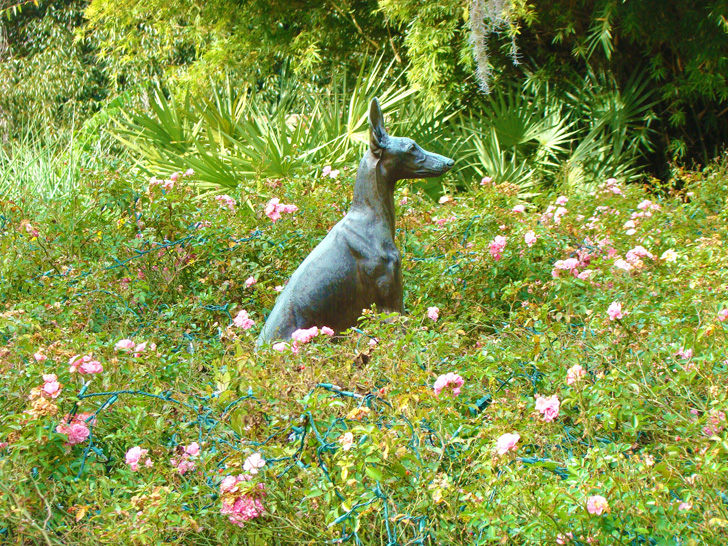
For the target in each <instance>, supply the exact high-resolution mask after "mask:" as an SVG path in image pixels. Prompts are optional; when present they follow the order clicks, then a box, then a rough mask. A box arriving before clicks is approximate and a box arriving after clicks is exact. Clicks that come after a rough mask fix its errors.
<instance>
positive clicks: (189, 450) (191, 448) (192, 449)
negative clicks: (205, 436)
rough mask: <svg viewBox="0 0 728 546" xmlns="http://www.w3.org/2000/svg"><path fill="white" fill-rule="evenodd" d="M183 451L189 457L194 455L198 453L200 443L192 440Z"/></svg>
mask: <svg viewBox="0 0 728 546" xmlns="http://www.w3.org/2000/svg"><path fill="white" fill-rule="evenodd" d="M185 453H186V454H187V455H189V456H190V457H196V456H197V455H199V454H200V444H198V443H197V442H192V443H191V444H190V445H188V446H187V447H185Z"/></svg>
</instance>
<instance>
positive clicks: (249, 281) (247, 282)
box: [245, 275, 258, 288]
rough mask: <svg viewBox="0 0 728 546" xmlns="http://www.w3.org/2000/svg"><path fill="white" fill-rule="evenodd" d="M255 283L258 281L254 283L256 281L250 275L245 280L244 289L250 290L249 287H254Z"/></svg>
mask: <svg viewBox="0 0 728 546" xmlns="http://www.w3.org/2000/svg"><path fill="white" fill-rule="evenodd" d="M256 282H258V281H256V280H255V277H253V276H252V275H251V276H250V277H248V278H247V279H245V287H246V288H250V287H251V286H253V285H254V284H255V283H256Z"/></svg>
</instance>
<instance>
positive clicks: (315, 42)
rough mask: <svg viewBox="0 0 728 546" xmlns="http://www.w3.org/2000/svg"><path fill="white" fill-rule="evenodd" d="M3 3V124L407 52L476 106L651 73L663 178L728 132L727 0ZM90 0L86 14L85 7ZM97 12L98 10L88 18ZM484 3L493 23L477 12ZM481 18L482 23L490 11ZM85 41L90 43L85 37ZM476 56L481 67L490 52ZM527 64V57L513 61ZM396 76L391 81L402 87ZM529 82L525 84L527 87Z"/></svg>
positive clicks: (408, 69)
mask: <svg viewBox="0 0 728 546" xmlns="http://www.w3.org/2000/svg"><path fill="white" fill-rule="evenodd" d="M19 6H21V7H22V8H23V9H10V8H6V9H4V10H1V11H0V15H2V14H4V15H5V17H4V18H2V19H1V20H0V21H1V22H0V49H2V50H5V51H4V53H3V57H2V59H1V60H0V82H2V83H0V86H2V87H0V89H1V90H2V91H3V92H2V93H0V97H2V98H1V99H0V124H2V127H0V129H1V130H2V131H3V132H4V133H5V134H6V136H7V135H11V136H12V135H16V134H18V133H19V132H21V131H22V129H23V127H25V126H27V125H35V124H37V123H43V124H48V123H51V122H52V123H56V124H57V123H65V124H68V123H69V121H70V120H72V119H84V120H85V119H86V117H87V116H88V115H89V114H90V113H91V112H93V111H95V110H96V109H97V108H98V107H99V106H101V105H103V102H99V101H104V99H105V98H107V97H108V98H114V97H116V96H117V95H118V94H119V93H122V94H123V93H124V92H125V91H133V92H132V93H128V94H127V95H125V96H126V98H127V100H131V101H132V102H136V103H138V104H140V105H142V106H146V105H147V102H146V97H145V96H144V95H143V94H142V95H141V96H140V94H139V93H138V91H140V90H141V88H142V87H143V86H144V85H146V84H147V83H148V82H150V81H155V82H161V83H162V84H163V85H164V86H165V87H166V88H167V89H169V90H172V91H173V93H174V94H175V95H176V96H177V97H181V96H184V94H185V93H187V92H192V93H193V95H195V96H196V97H198V98H200V99H203V100H204V99H209V98H210V93H209V87H210V85H211V81H212V82H217V83H218V84H219V83H220V82H223V81H225V79H226V78H231V80H232V81H233V82H235V85H236V86H237V87H238V89H243V88H246V87H247V88H253V89H260V88H267V86H268V83H269V81H270V79H271V78H277V77H279V76H284V77H286V78H287V79H290V78H292V77H295V78H296V79H297V80H298V81H299V82H300V83H301V84H303V85H305V86H306V89H307V90H308V91H309V92H310V93H312V94H316V93H318V92H321V90H322V89H324V88H326V86H328V85H330V84H331V82H332V79H333V78H335V77H337V75H340V74H341V73H342V72H343V71H349V72H350V73H356V72H357V71H358V70H359V69H360V68H362V67H363V66H366V65H367V64H368V63H370V62H371V56H376V57H379V58H382V59H384V61H385V63H388V62H389V61H390V60H392V61H394V62H395V63H396V67H397V69H396V70H394V71H393V75H394V76H399V74H400V73H401V72H402V71H404V72H405V73H406V76H407V80H408V82H409V84H410V85H411V86H413V87H414V88H416V89H418V90H420V91H422V94H421V96H420V102H421V103H422V104H425V105H427V106H428V107H430V108H433V109H435V110H437V109H446V110H452V109H455V110H458V109H460V107H465V108H466V109H472V112H471V113H472V114H473V115H477V113H478V111H479V109H480V107H481V106H482V103H483V101H484V95H483V94H482V93H481V92H480V91H479V90H478V78H476V74H489V76H488V77H489V78H492V82H491V83H492V85H491V86H490V87H491V88H492V89H494V90H497V91H501V92H508V93H518V91H516V89H520V88H521V87H522V85H523V82H524V81H529V80H534V81H536V82H539V84H540V85H544V84H547V85H548V86H549V87H550V90H551V92H552V93H555V94H557V95H558V96H560V97H565V96H567V95H568V94H569V93H573V92H574V90H575V89H576V90H577V93H576V98H577V99H579V98H581V97H580V95H579V93H578V90H579V89H581V86H582V85H583V82H584V81H586V80H588V79H589V78H590V77H591V75H593V74H604V75H606V76H607V77H608V79H610V80H611V81H613V82H615V84H616V86H617V89H618V90H620V91H621V92H625V91H626V90H627V89H628V86H629V84H630V82H634V81H644V82H646V83H647V89H648V90H649V91H650V92H651V93H652V94H653V99H654V101H653V102H652V104H651V105H650V108H649V114H650V115H649V118H648V120H649V123H647V122H646V125H645V126H648V125H649V126H650V127H651V129H652V132H651V134H650V138H649V141H650V153H649V154H648V156H647V157H648V159H649V164H650V165H651V167H650V169H651V172H652V174H654V175H659V176H660V177H662V178H663V179H665V178H666V177H668V174H667V171H668V169H667V164H668V162H670V161H673V160H676V159H677V160H681V161H684V162H689V161H691V160H692V161H697V162H699V163H701V164H706V163H707V162H708V161H709V160H710V159H711V158H713V157H715V156H716V155H718V154H719V153H720V151H721V149H722V147H723V145H724V143H725V142H726V140H727V139H728V133H727V130H726V127H728V123H726V116H728V82H727V81H726V77H727V76H728V60H726V56H725V55H724V52H725V51H726V50H728V25H726V20H727V18H728V7H726V5H725V2H724V1H723V0H710V1H706V2H700V3H698V4H696V3H691V2H687V1H686V0H671V1H669V2H666V1H665V0H630V1H629V2H624V1H619V0H579V1H578V2H569V3H566V2H539V3H532V4H529V3H526V2H524V1H523V0H469V1H468V0H442V1H440V2H419V1H413V0H379V1H378V2H375V1H374V0H346V1H343V2H325V3H320V2H311V1H296V2H270V1H268V0H265V1H263V0H260V1H258V0H255V1H247V2H230V1H227V0H217V1H214V2H188V1H182V0H168V1H165V2H159V1H145V2H142V1H139V0H124V1H122V2H118V1H116V0H114V1H111V0H93V1H91V2H88V3H86V2H84V1H81V0H64V1H57V2H53V1H49V0H44V1H41V2H39V3H38V5H37V7H36V6H34V5H33V4H31V3H26V2H21V3H20V4H19ZM84 8H85V9H84ZM82 10H84V14H85V17H86V18H87V19H86V20H83V19H82V17H81V11H82ZM473 13H474V14H476V16H477V18H478V20H472V18H471V15H472V14H473ZM481 19H482V20H481ZM74 36H75V38H74ZM474 59H477V62H476V60H474ZM514 60H517V61H519V63H518V64H514V62H513V61H514ZM387 83H391V82H387ZM514 84H515V87H514Z"/></svg>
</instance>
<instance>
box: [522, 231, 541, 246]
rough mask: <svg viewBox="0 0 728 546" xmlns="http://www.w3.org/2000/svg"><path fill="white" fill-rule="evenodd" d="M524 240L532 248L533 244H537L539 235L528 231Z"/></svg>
mask: <svg viewBox="0 0 728 546" xmlns="http://www.w3.org/2000/svg"><path fill="white" fill-rule="evenodd" d="M523 239H524V241H526V244H527V245H528V246H529V247H532V246H533V243H535V242H536V240H537V239H538V235H536V232H534V231H533V230H531V231H527V232H526V234H525V235H524V236H523Z"/></svg>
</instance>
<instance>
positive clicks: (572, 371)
mask: <svg viewBox="0 0 728 546" xmlns="http://www.w3.org/2000/svg"><path fill="white" fill-rule="evenodd" d="M585 375H586V370H585V369H584V368H582V367H581V366H580V365H579V364H575V365H574V366H572V367H571V368H569V370H568V371H567V372H566V384H567V385H573V384H574V383H576V382H577V381H580V380H581V378H582V377H584V376H585Z"/></svg>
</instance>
